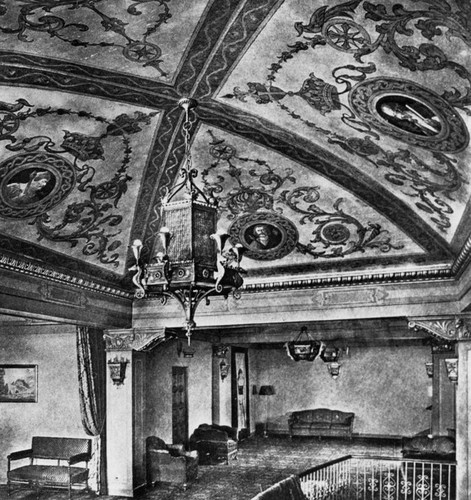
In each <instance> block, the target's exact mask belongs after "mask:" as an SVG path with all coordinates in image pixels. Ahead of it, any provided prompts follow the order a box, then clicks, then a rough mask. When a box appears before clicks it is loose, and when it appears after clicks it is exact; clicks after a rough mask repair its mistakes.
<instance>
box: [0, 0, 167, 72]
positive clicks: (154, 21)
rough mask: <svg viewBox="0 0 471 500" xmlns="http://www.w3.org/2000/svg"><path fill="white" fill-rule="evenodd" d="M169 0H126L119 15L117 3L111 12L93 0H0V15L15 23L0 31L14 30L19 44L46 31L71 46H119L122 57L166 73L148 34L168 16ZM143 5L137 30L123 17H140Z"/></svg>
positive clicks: (157, 29) (2, 27)
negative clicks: (142, 21)
mask: <svg viewBox="0 0 471 500" xmlns="http://www.w3.org/2000/svg"><path fill="white" fill-rule="evenodd" d="M169 2H170V0H136V1H134V2H129V3H128V6H127V9H126V12H123V13H121V16H119V14H117V11H118V13H119V9H118V8H117V6H116V4H113V10H110V9H109V8H108V9H107V8H106V7H107V6H106V5H105V2H100V1H96V0H62V1H60V2H57V1H55V0H39V1H38V0H24V1H22V2H21V3H19V4H18V5H15V3H13V2H12V3H11V4H7V2H6V1H5V0H2V1H0V16H1V17H3V18H4V19H5V21H6V20H7V19H13V18H15V17H16V25H15V24H11V25H1V24H0V32H2V33H5V34H15V35H16V36H17V38H18V40H19V41H20V42H24V43H34V42H35V39H36V35H37V34H39V33H47V34H48V35H49V36H50V37H51V38H55V39H56V40H60V41H62V42H64V43H67V44H68V45H69V46H71V47H101V48H103V49H106V48H109V49H112V50H114V51H116V50H119V51H120V52H121V54H122V56H123V57H125V58H126V59H127V60H129V61H131V62H133V63H136V64H140V65H143V66H150V67H153V68H155V69H156V70H157V71H158V72H159V73H160V74H161V75H162V76H166V75H167V73H166V72H165V71H164V70H163V69H162V68H161V67H160V65H161V64H162V62H163V59H161V56H162V49H161V47H160V46H159V45H157V44H156V43H155V40H152V37H153V36H154V35H155V34H156V33H158V31H159V29H160V28H161V26H162V25H163V24H164V23H167V21H168V20H169V19H170V18H171V17H172V14H171V12H170V8H169V5H168V4H169ZM146 4H147V5H146ZM143 7H144V8H145V9H146V12H145V16H146V23H145V24H144V26H145V29H143V31H142V32H141V33H136V32H135V29H131V28H132V26H129V24H130V23H129V22H126V21H125V20H124V19H127V16H141V15H143V13H144V12H143V10H144V9H143V10H140V9H141V8H143ZM149 7H150V8H151V11H149ZM149 12H150V13H149ZM112 14H113V15H112ZM124 14H126V15H124ZM1 17H0V23H1ZM69 20H70V22H68V21H69ZM75 21H80V22H75ZM151 40H152V41H151Z"/></svg>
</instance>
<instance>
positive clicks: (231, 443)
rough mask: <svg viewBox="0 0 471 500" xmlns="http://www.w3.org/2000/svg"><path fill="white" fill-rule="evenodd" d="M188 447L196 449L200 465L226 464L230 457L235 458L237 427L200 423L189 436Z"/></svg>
mask: <svg viewBox="0 0 471 500" xmlns="http://www.w3.org/2000/svg"><path fill="white" fill-rule="evenodd" d="M190 449H191V450H197V451H198V455H199V457H200V464H202V465H203V464H204V465H213V464H218V463H221V462H225V463H226V464H228V463H229V460H230V459H233V460H236V459H237V429H236V428H233V427H228V426H222V425H216V424H201V425H200V426H199V427H198V428H197V429H195V431H194V432H193V434H192V435H191V436H190Z"/></svg>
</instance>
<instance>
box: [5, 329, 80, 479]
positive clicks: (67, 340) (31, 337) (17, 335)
mask: <svg viewBox="0 0 471 500" xmlns="http://www.w3.org/2000/svg"><path fill="white" fill-rule="evenodd" d="M75 342H76V340H75V327H72V326H54V327H52V326H34V327H31V326H29V327H15V328H14V329H12V330H11V331H8V330H6V331H3V332H2V335H0V364H36V365H38V401H37V403H0V405H1V409H0V443H1V445H0V483H5V482H6V471H7V460H6V457H7V455H8V454H9V453H11V452H13V451H18V450H22V449H27V448H30V446H31V437H32V436H33V435H36V436H59V437H61V436H63V437H80V438H83V437H87V436H86V434H85V432H84V430H83V426H82V422H81V415H80V403H79V393H78V374H77V355H76V345H75Z"/></svg>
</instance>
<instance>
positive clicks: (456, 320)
mask: <svg viewBox="0 0 471 500" xmlns="http://www.w3.org/2000/svg"><path fill="white" fill-rule="evenodd" d="M408 321H409V323H408V326H409V328H410V329H412V330H415V331H420V330H422V331H425V332H427V333H429V334H430V335H431V336H432V337H434V338H435V339H437V340H439V341H440V342H443V341H447V342H450V341H453V342H456V341H458V340H461V339H467V340H471V316H469V315H462V314H455V315H450V316H440V317H434V316H429V317H425V318H408Z"/></svg>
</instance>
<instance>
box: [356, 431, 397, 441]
mask: <svg viewBox="0 0 471 500" xmlns="http://www.w3.org/2000/svg"><path fill="white" fill-rule="evenodd" d="M352 437H354V438H359V439H395V440H400V439H402V438H403V437H404V436H401V435H398V434H360V433H358V432H354V433H353V434H352Z"/></svg>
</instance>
